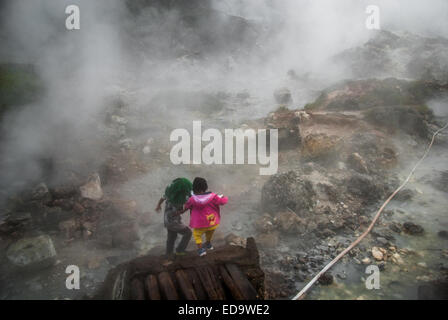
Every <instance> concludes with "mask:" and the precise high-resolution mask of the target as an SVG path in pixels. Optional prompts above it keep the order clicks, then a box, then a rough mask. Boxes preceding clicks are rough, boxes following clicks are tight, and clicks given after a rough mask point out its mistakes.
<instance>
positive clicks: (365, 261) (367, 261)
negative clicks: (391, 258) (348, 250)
mask: <svg viewBox="0 0 448 320" xmlns="http://www.w3.org/2000/svg"><path fill="white" fill-rule="evenodd" d="M361 262H362V263H363V264H370V263H371V260H370V259H369V258H367V257H366V258H364V259H362V260H361Z"/></svg>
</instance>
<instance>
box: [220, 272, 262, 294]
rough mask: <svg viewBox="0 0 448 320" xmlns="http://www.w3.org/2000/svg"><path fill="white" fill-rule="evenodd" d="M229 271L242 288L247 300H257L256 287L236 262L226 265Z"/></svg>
mask: <svg viewBox="0 0 448 320" xmlns="http://www.w3.org/2000/svg"><path fill="white" fill-rule="evenodd" d="M225 266H226V269H227V271H229V274H230V276H231V277H232V279H233V281H234V282H235V284H236V285H237V286H238V288H239V289H240V290H241V292H242V294H243V295H244V298H245V300H256V299H257V291H256V290H255V289H254V287H253V286H252V284H251V283H250V281H249V280H248V279H247V277H246V275H245V274H244V273H243V272H242V271H241V270H240V268H238V267H237V266H236V265H235V264H232V263H228V264H226V265H225Z"/></svg>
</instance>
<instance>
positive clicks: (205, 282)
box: [197, 267, 224, 300]
mask: <svg viewBox="0 0 448 320" xmlns="http://www.w3.org/2000/svg"><path fill="white" fill-rule="evenodd" d="M197 273H198V276H199V279H200V280H201V283H202V286H203V287H204V289H205V292H206V293H207V296H208V298H209V299H210V300H224V297H222V295H221V294H220V292H219V291H218V290H217V288H216V284H215V282H216V280H215V279H214V277H212V276H213V272H212V271H211V270H210V268H209V267H201V268H198V272H197Z"/></svg>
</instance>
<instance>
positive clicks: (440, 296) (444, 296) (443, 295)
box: [418, 281, 448, 300]
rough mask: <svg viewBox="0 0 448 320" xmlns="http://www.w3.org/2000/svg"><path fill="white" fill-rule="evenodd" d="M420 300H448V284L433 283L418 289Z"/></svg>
mask: <svg viewBox="0 0 448 320" xmlns="http://www.w3.org/2000/svg"><path fill="white" fill-rule="evenodd" d="M418 299H419V300H448V282H447V281H433V282H431V283H427V284H424V285H421V286H419V287H418Z"/></svg>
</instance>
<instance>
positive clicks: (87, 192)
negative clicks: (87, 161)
mask: <svg viewBox="0 0 448 320" xmlns="http://www.w3.org/2000/svg"><path fill="white" fill-rule="evenodd" d="M80 191H81V196H82V197H83V198H87V199H91V200H100V199H101V198H102V197H103V190H102V188H101V180H100V176H99V175H98V174H97V173H94V174H92V175H91V176H90V177H89V180H88V182H87V183H86V184H85V185H83V186H81V187H80Z"/></svg>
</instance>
